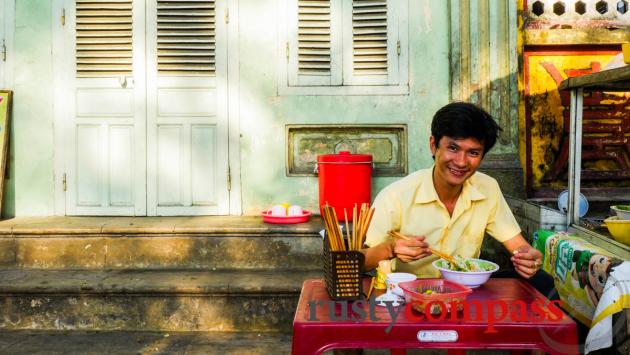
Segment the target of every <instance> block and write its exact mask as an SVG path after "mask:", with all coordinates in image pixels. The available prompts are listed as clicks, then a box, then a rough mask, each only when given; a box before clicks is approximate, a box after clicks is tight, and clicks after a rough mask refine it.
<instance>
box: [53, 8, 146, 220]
mask: <svg viewBox="0 0 630 355" xmlns="http://www.w3.org/2000/svg"><path fill="white" fill-rule="evenodd" d="M64 5H65V6H64V8H63V12H62V16H63V17H62V21H63V22H65V23H63V27H64V28H63V31H64V32H63V33H64V37H65V39H66V40H65V41H64V44H66V47H65V48H64V50H63V51H62V53H64V54H65V56H66V57H65V58H64V59H63V60H62V63H61V65H63V66H64V69H65V70H63V72H64V74H65V75H64V76H65V80H63V79H62V80H61V82H62V83H63V84H61V85H63V88H61V89H65V90H64V91H65V92H66V95H64V97H65V100H64V101H61V102H57V104H58V105H63V106H64V110H62V111H63V116H64V117H63V119H64V120H63V121H64V123H65V125H64V129H63V137H61V139H60V143H61V144H62V145H64V148H65V149H63V153H64V156H65V169H64V174H63V177H62V179H63V185H64V188H65V189H66V212H67V214H69V215H145V214H146V189H145V184H146V183H145V181H146V169H145V155H146V153H145V151H146V146H145V145H146V143H145V135H146V133H145V132H146V127H145V124H146V119H145V117H146V110H145V92H146V90H145V82H146V80H145V74H144V72H145V70H144V62H145V50H144V38H145V31H144V26H143V21H144V2H143V1H136V2H135V3H134V2H133V1H132V0H118V1H111V2H103V1H98V0H96V1H88V0H76V1H65V4H64ZM58 60H59V58H58Z"/></svg>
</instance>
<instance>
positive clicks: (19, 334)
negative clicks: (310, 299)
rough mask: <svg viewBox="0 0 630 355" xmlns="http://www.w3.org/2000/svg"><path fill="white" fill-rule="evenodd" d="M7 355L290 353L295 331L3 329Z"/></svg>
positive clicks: (2, 348) (0, 337)
mask: <svg viewBox="0 0 630 355" xmlns="http://www.w3.org/2000/svg"><path fill="white" fill-rule="evenodd" d="M0 353H1V354H6V355H13V354H31V355H44V354H45V355H55V354H59V355H62V354H63V355H65V354H69V355H75V354H76V355H79V354H81V355H92V354H182V355H183V354H186V355H190V354H226V355H242V354H251V355H268V354H279V355H282V354H290V353H291V334H288V333H268V332H266V333H251V332H236V333H229V332H168V333H166V332H122V331H112V332H85V331H71V332H67V331H54V332H51V331H31V330H26V331H1V332H0Z"/></svg>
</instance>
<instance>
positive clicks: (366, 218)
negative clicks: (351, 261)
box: [322, 203, 374, 251]
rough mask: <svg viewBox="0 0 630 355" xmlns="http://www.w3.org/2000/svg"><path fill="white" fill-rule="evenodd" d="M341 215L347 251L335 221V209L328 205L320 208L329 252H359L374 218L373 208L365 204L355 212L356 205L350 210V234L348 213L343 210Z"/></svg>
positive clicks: (337, 223)
mask: <svg viewBox="0 0 630 355" xmlns="http://www.w3.org/2000/svg"><path fill="white" fill-rule="evenodd" d="M343 213H344V217H345V219H346V238H347V240H348V248H347V249H346V244H345V243H344V240H343V239H344V238H343V232H342V231H341V228H340V227H339V220H338V219H337V213H336V212H335V208H334V207H332V206H330V205H328V204H325V205H323V206H322V218H323V219H324V228H326V233H327V234H328V241H329V243H330V250H332V251H345V250H361V248H362V247H363V243H365V237H366V234H367V231H368V228H369V227H370V222H372V217H374V208H371V207H369V205H368V204H367V203H362V204H361V208H360V209H359V210H358V212H357V204H355V205H354V207H353V208H352V221H353V222H352V223H353V228H352V233H350V228H349V227H348V212H347V210H346V209H345V208H344V210H343Z"/></svg>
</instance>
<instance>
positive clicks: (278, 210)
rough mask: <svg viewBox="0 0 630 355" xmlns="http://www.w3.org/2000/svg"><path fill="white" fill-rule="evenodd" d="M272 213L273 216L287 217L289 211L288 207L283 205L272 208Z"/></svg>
mask: <svg viewBox="0 0 630 355" xmlns="http://www.w3.org/2000/svg"><path fill="white" fill-rule="evenodd" d="M270 211H271V215H272V216H286V215H287V209H286V207H284V206H282V205H275V206H273V207H271V210H270Z"/></svg>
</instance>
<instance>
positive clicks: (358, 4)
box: [344, 0, 402, 85]
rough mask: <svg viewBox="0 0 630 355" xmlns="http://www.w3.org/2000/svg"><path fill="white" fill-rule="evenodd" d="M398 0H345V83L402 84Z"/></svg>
mask: <svg viewBox="0 0 630 355" xmlns="http://www.w3.org/2000/svg"><path fill="white" fill-rule="evenodd" d="M397 1H402V0H389V1H388V0H352V1H347V2H345V3H344V20H345V21H344V85H395V84H398V62H399V54H400V49H399V46H400V45H399V35H398V29H399V24H398V6H397V5H400V3H399V4H397V3H396V2H397Z"/></svg>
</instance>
